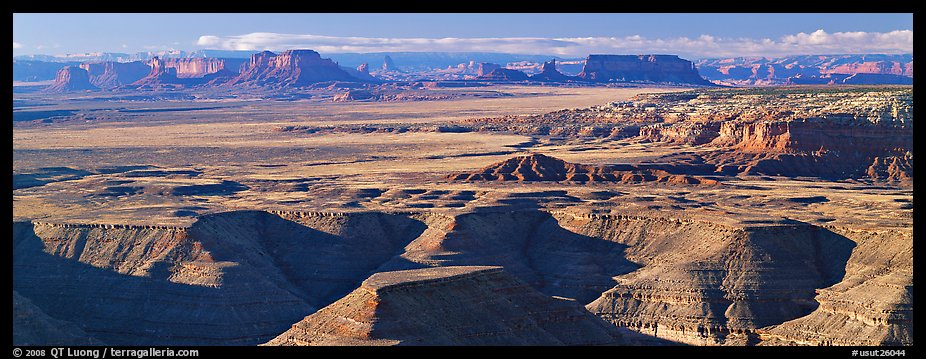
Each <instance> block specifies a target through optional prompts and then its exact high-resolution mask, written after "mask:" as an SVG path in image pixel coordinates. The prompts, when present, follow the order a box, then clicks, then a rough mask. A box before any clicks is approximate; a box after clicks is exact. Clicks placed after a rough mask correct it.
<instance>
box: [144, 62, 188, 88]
mask: <svg viewBox="0 0 926 359" xmlns="http://www.w3.org/2000/svg"><path fill="white" fill-rule="evenodd" d="M148 66H149V67H150V68H151V71H150V72H148V75H147V76H145V77H143V78H141V79H139V80H138V81H135V82H133V83H132V84H131V86H134V87H148V88H151V87H154V88H156V87H161V86H164V85H178V86H180V85H183V84H184V83H185V82H188V81H183V80H181V79H180V78H179V77H178V76H177V69H176V68H174V67H169V66H167V63H166V62H165V61H164V60H161V59H160V58H159V57H154V58H152V59H151V60H149V61H148Z"/></svg>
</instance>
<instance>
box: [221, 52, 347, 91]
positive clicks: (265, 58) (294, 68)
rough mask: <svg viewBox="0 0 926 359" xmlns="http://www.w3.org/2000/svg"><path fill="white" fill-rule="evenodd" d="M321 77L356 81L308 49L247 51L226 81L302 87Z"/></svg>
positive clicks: (233, 84)
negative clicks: (235, 72)
mask: <svg viewBox="0 0 926 359" xmlns="http://www.w3.org/2000/svg"><path fill="white" fill-rule="evenodd" d="M325 81H360V79H357V78H356V77H354V76H351V75H350V74H349V73H347V72H345V71H344V70H343V69H341V68H340V67H339V66H338V64H336V63H334V62H333V61H331V60H330V59H323V58H321V55H319V54H318V53H317V52H315V51H312V50H289V51H284V52H283V53H280V54H279V55H277V54H274V53H272V52H270V51H263V52H260V53H257V54H254V55H251V60H250V62H248V64H247V65H245V68H244V69H243V70H242V71H241V73H240V74H239V75H238V76H237V77H235V78H233V79H231V80H229V81H228V83H227V84H228V85H230V86H261V87H269V88H287V87H304V86H309V85H312V84H314V83H318V82H325Z"/></svg>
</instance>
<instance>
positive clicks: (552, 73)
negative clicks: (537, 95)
mask: <svg viewBox="0 0 926 359" xmlns="http://www.w3.org/2000/svg"><path fill="white" fill-rule="evenodd" d="M531 80H533V81H543V82H566V81H576V80H579V78H577V77H574V76H566V75H563V74H562V73H560V72H559V71H558V70H556V59H552V60H550V61H548V62H544V63H543V67H541V71H540V73H538V74H535V75H532V76H531Z"/></svg>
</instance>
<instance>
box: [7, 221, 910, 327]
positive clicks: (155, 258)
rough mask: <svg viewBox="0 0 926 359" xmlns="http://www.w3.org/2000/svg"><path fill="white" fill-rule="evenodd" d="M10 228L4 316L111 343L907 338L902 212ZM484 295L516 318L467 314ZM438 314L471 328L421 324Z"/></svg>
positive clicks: (907, 275) (17, 224) (906, 260)
mask: <svg viewBox="0 0 926 359" xmlns="http://www.w3.org/2000/svg"><path fill="white" fill-rule="evenodd" d="M13 227H14V233H13V242H14V262H13V272H14V291H15V292H14V297H16V296H17V295H19V296H22V298H23V299H27V300H28V301H31V302H32V305H33V306H34V307H35V308H37V309H34V310H32V312H34V313H44V315H47V317H48V318H49V319H43V318H45V317H44V316H43V315H40V314H37V316H36V317H35V318H38V319H36V321H33V322H29V321H25V322H14V324H15V323H21V324H16V325H32V326H37V327H39V328H47V326H46V325H44V324H42V323H48V322H52V323H55V321H60V322H62V323H73V325H74V327H70V328H71V329H68V331H67V332H65V333H63V334H55V335H61V338H67V337H68V335H71V334H68V333H81V332H83V333H86V334H87V335H88V336H91V337H92V338H93V339H94V340H99V341H100V342H103V343H106V344H110V345H140V344H150V343H165V344H170V345H174V344H177V343H184V344H203V343H209V344H219V345H221V344H259V343H266V342H267V341H269V340H274V341H271V343H270V344H286V345H309V344H311V345H315V344H363V345H373V344H403V345H411V344H424V343H434V344H466V343H473V344H475V343H481V344H490V343H495V344H593V343H594V344H603V343H606V342H608V341H607V340H604V338H605V336H601V335H603V334H601V333H605V332H608V333H609V332H610V330H611V329H608V330H604V331H602V329H600V327H599V324H601V323H608V325H609V327H608V328H612V329H617V330H630V331H634V332H636V333H639V334H642V335H644V336H645V337H649V338H652V339H654V340H663V341H664V342H662V343H668V342H681V343H687V344H699V345H717V344H721V345H752V344H760V345H776V344H785V343H792V344H824V345H894V344H899V345H912V343H913V341H912V315H913V309H912V305H913V298H912V294H911V293H912V287H913V282H912V272H913V270H912V234H911V233H910V232H909V231H904V230H903V229H883V230H878V231H875V230H869V229H861V228H844V227H833V226H826V227H823V226H816V225H812V224H808V223H802V222H797V221H793V220H783V219H779V220H768V221H757V220H750V221H736V220H732V219H720V218H715V219H705V218H698V217H687V216H667V215H665V214H660V213H655V212H653V213H637V212H634V213H627V214H620V213H610V214H599V213H590V212H587V211H582V210H578V209H570V208H567V209H562V210H553V211H550V210H541V209H530V208H526V209H524V208H522V209H518V210H514V209H512V208H511V207H497V208H481V209H479V210H476V211H472V212H465V213H439V212H414V211H403V212H394V213H387V212H364V211H357V212H298V211H275V212H274V213H270V212H263V211H233V212H225V213H218V214H213V215H208V216H202V217H200V218H199V219H198V220H197V221H196V222H195V223H194V224H193V225H191V226H189V227H186V228H184V227H163V228H162V227H160V226H150V227H146V226H117V225H79V224H50V223H39V222H15V223H14V226H13ZM486 266H490V267H491V268H488V267H486ZM497 267H500V268H501V269H499V268H497ZM14 299H15V298H14ZM24 303H25V302H24ZM478 303H494V304H493V305H496V306H495V307H491V306H490V307H488V309H487V308H481V307H479V305H477V304H478ZM512 303H520V304H518V305H517V306H518V307H520V308H534V307H531V306H525V305H527V303H534V304H531V305H535V306H536V308H555V309H549V310H546V309H544V310H539V309H538V310H537V311H534V312H530V311H527V312H524V311H522V312H518V311H517V310H515V309H512V308H514V307H512V306H514V304H512ZM556 303H559V304H556ZM567 304H568V305H567ZM582 306H585V308H582ZM26 307H29V308H31V306H26ZM23 308H25V307H23ZM448 308H449V309H448ZM462 308H469V309H465V310H464V309H462ZM491 308H494V309H491ZM500 308H507V309H500ZM490 309H491V310H498V311H499V312H501V313H507V314H510V315H512V317H511V318H510V319H511V320H513V321H516V322H518V323H524V325H525V326H520V327H517V328H518V329H513V327H509V326H508V325H511V323H509V322H504V323H500V322H497V321H494V319H492V318H498V317H496V316H494V315H496V314H493V313H495V312H491V313H490V312H480V313H482V314H480V315H477V316H475V317H466V315H468V314H467V313H477V312H478V311H479V310H490ZM429 310H430V312H429ZM445 311H450V313H451V314H452V315H455V316H458V317H454V318H456V319H454V322H455V323H471V324H472V326H471V327H468V328H470V329H465V328H466V326H463V325H462V324H461V327H458V328H455V329H451V328H445V329H446V331H444V332H441V333H440V335H435V336H434V337H433V338H429V337H427V335H428V333H431V332H429V331H428V330H424V329H422V328H428V327H433V326H439V325H441V324H440V323H439V322H437V321H438V320H439V319H441V318H442V317H441V315H438V314H435V313H443V312H445ZM413 313H425V314H426V315H422V316H421V318H420V320H418V319H415V320H410V319H408V318H411V317H413V315H412V314H413ZM427 313H430V314H427ZM582 313H585V314H582ZM507 314H506V315H507ZM474 315H475V314H474ZM588 316H592V318H593V319H595V320H591V319H588V318H589V317H588ZM339 318H340V319H339ZM344 318H347V319H352V320H354V322H351V321H348V320H347V319H344ZM373 318H383V319H382V320H381V321H377V320H373ZM396 318H405V319H403V320H404V322H401V323H400V321H397V319H396ZM473 318H481V319H479V320H475V321H474V319H473ZM506 318H507V317H506ZM570 318H571V319H570ZM457 319H459V320H457ZM596 320H597V322H596ZM566 322H568V323H572V324H569V325H566V324H562V323H566ZM22 323H33V324H22ZM293 323H297V324H296V326H293ZM387 323H392V324H387ZM551 323H553V324H551ZM556 323H560V324H562V325H560V324H556ZM582 323H585V324H582ZM594 323H598V324H594ZM593 324H594V325H593ZM837 324H838V325H837ZM467 325H470V324H467ZM563 325H565V327H564V326H563ZM489 326H499V327H492V328H489ZM556 328H559V329H556ZM563 328H565V329H563ZM594 328H599V329H594ZM419 329H421V330H422V331H418V330H419ZM17 330H18V329H17ZM560 330H561V331H560ZM281 333H284V334H281ZM313 333H316V334H313ZM318 333H322V334H318ZM479 333H481V334H479ZM576 333H598V334H581V335H580V334H576ZM476 334H479V335H476ZM599 334H601V335H599ZM607 335H609V336H610V335H611V334H607ZM274 338H277V339H274ZM579 338H585V339H586V341H582V340H579ZM596 338H597V339H596ZM599 339H601V340H599ZM50 340H51V339H50ZM622 343H623V344H634V343H636V342H635V341H634V340H629V339H628V340H625V341H623V342H622Z"/></svg>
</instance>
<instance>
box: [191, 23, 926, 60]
mask: <svg viewBox="0 0 926 359" xmlns="http://www.w3.org/2000/svg"><path fill="white" fill-rule="evenodd" d="M196 45H198V46H201V47H204V48H210V49H223V50H273V51H280V50H289V49H313V50H316V51H318V52H321V53H343V52H385V51H476V52H509V53H522V54H556V55H561V56H577V57H583V56H585V55H587V54H590V53H618V54H637V53H663V54H680V55H683V56H687V57H694V58H701V57H728V56H783V55H800V54H853V53H855V54H858V53H890V54H897V53H912V52H913V31H911V30H896V31H891V32H883V33H882V32H835V33H827V32H826V31H824V30H823V29H820V30H817V31H814V32H812V33H810V34H807V33H803V32H801V33H797V34H793V35H787V36H782V37H781V38H779V39H777V40H776V39H770V38H761V39H756V38H725V37H719V36H714V35H709V34H702V35H700V36H698V37H696V38H688V37H679V38H669V39H660V38H647V37H644V36H641V35H632V36H625V37H566V38H541V37H495V38H383V37H337V36H323V35H311V34H280V33H271V32H255V33H250V34H244V35H236V36H214V35H203V36H200V37H199V39H198V40H197V41H196Z"/></svg>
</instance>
